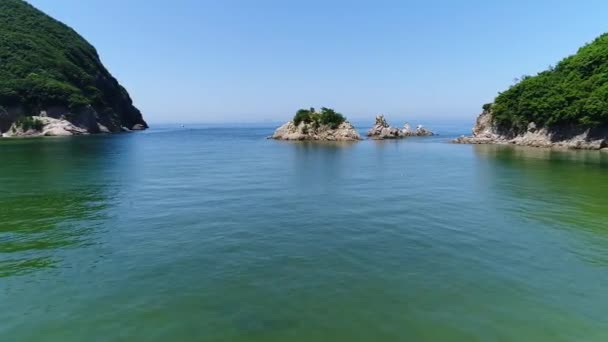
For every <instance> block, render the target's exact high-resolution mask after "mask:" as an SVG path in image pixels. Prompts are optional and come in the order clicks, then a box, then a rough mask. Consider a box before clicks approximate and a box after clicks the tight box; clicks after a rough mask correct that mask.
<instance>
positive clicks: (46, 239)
mask: <svg viewBox="0 0 608 342" xmlns="http://www.w3.org/2000/svg"><path fill="white" fill-rule="evenodd" d="M103 140H104V139H103V138H101V139H90V138H88V139H87V138H85V139H81V138H69V139H57V140H52V139H45V140H44V141H42V140H21V141H15V142H12V141H11V142H8V143H5V144H4V143H3V145H1V146H0V148H1V151H3V152H4V153H3V163H2V164H3V165H2V167H1V168H0V183H1V184H2V187H3V189H2V191H0V208H2V210H0V277H8V276H13V275H19V274H24V273H27V272H31V271H34V270H36V269H41V268H47V267H54V266H55V264H56V263H57V262H59V261H60V260H61V256H60V255H61V254H60V253H59V252H60V251H62V250H64V249H66V248H73V247H78V246H82V245H85V244H87V243H89V242H90V235H91V233H92V226H93V225H94V222H95V220H99V219H101V218H102V216H103V214H102V211H103V210H104V209H105V208H106V207H107V198H108V189H109V188H110V187H109V186H108V185H110V184H111V181H110V180H109V179H107V177H106V176H107V175H108V174H111V173H108V172H107V171H108V170H107V169H108V167H107V166H106V165H111V164H112V163H111V162H108V160H107V159H108V158H107V155H108V152H109V151H110V150H108V147H109V146H107V145H106V146H104V144H107V143H108V142H109V141H106V142H104V141H103ZM109 145H112V144H109ZM110 149H111V148H110ZM104 184H105V186H104Z"/></svg>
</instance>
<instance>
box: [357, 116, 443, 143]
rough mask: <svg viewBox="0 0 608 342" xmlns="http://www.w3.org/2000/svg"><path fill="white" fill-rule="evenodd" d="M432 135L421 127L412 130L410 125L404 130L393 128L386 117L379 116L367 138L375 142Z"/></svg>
mask: <svg viewBox="0 0 608 342" xmlns="http://www.w3.org/2000/svg"><path fill="white" fill-rule="evenodd" d="M431 135H434V133H433V132H431V131H429V130H428V129H426V128H424V127H422V126H420V125H419V126H418V127H417V128H416V129H415V130H412V128H411V127H410V125H409V124H408V123H406V124H405V125H404V126H403V128H402V129H398V128H395V127H391V126H390V125H389V124H388V122H387V121H386V119H385V118H384V115H378V116H377V117H376V123H375V124H374V126H373V127H372V128H371V129H370V130H369V131H368V132H367V136H368V137H370V138H372V139H375V140H384V139H401V138H406V137H426V136H431Z"/></svg>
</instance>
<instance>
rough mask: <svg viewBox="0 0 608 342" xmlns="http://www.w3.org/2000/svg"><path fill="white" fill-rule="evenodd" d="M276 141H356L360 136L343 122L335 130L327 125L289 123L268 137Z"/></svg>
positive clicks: (347, 123)
mask: <svg viewBox="0 0 608 342" xmlns="http://www.w3.org/2000/svg"><path fill="white" fill-rule="evenodd" d="M270 138H271V139H276V140H294V141H357V140H361V136H360V135H359V133H358V132H357V130H356V129H355V127H353V125H351V124H350V122H348V121H345V122H343V123H342V124H340V125H339V126H338V127H337V128H332V127H330V126H327V125H319V126H317V125H314V124H312V123H304V122H301V123H300V124H299V125H297V126H296V125H295V124H294V123H293V121H290V122H288V123H286V124H284V125H283V126H281V127H279V128H277V130H276V131H275V132H274V134H273V135H272V136H271V137H270Z"/></svg>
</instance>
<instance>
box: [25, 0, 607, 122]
mask: <svg viewBox="0 0 608 342" xmlns="http://www.w3.org/2000/svg"><path fill="white" fill-rule="evenodd" d="M30 2H31V3H32V4H33V5H35V6H37V7H38V8H40V9H42V10H43V11H45V12H46V13H48V14H50V15H52V16H53V17H55V18H57V19H59V20H61V21H63V22H64V23H66V24H68V25H70V26H71V27H73V28H74V29H76V30H77V31H78V32H80V33H81V34H82V35H83V36H84V37H85V38H86V39H87V40H89V41H90V42H91V43H92V44H93V45H95V46H96V47H97V50H98V51H99V53H100V55H101V57H102V59H103V62H104V63H105V65H106V66H107V67H108V69H110V71H111V72H112V73H113V74H114V76H116V77H117V78H118V79H119V81H120V82H121V83H122V84H123V85H124V86H125V87H126V88H127V89H128V90H129V92H130V93H131V96H132V97H133V99H134V101H135V103H136V105H137V106H138V107H139V108H140V109H141V110H142V111H143V112H144V115H145V117H146V118H147V119H148V121H150V122H152V123H160V122H236V121H246V122H263V121H283V120H285V119H288V118H289V117H291V116H292V114H293V113H294V112H295V110H296V109H298V108H300V107H308V106H316V107H318V106H327V107H333V108H335V109H337V110H339V111H341V112H343V113H344V114H346V115H347V116H349V118H350V119H351V120H353V121H356V120H361V119H367V120H370V119H371V118H372V117H373V115H374V114H376V113H386V114H387V115H389V118H391V119H393V120H392V121H397V120H402V119H419V120H438V119H468V120H473V118H474V117H475V116H476V115H477V113H478V112H479V111H480V107H481V105H482V104H483V103H486V102H490V101H491V100H492V99H493V98H494V96H495V95H496V94H497V93H498V92H499V91H501V90H503V89H505V88H506V87H508V86H509V85H510V84H512V83H513V79H514V78H515V77H518V76H520V75H523V74H535V73H536V72H538V71H541V70H542V69H545V68H546V67H547V66H549V65H550V64H554V63H555V62H557V61H558V60H560V59H561V58H562V57H565V56H566V55H569V54H572V53H574V52H576V50H577V48H578V47H579V46H581V45H582V44H584V43H586V42H589V41H591V40H593V38H595V37H596V36H598V35H599V34H601V33H603V32H606V31H608V20H606V19H607V14H608V1H606V0H584V1H573V0H568V1H562V0H536V1H534V0H528V1H523V0H513V1H500V2H499V1H487V0H486V1H481V0H469V1H466V0H463V1H447V0H445V1H440V0H426V1H423V0H419V1H405V0H403V1H381V0H376V1H371V0H370V1H353V0H351V1H331V0H325V1H321V0H308V1H283V0H281V1H279V0H277V1H266V0H256V1H245V0H241V1H235V0H233V1H231V0H217V1H205V0H173V1H170V2H169V1H160V0H158V1H157V0H86V1H83V0H30Z"/></svg>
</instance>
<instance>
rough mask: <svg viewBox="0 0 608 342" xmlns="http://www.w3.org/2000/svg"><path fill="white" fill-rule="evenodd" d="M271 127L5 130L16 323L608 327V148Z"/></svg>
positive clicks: (188, 330)
mask: <svg viewBox="0 0 608 342" xmlns="http://www.w3.org/2000/svg"><path fill="white" fill-rule="evenodd" d="M271 132H272V128H271V127H255V128H245V127H241V128H234V127H233V128H217V127H215V128H199V129H177V128H171V127H164V128H160V129H153V130H150V131H147V132H143V133H141V134H126V135H116V136H92V137H82V138H78V137H76V138H60V139H42V140H37V139H34V140H10V141H9V140H3V141H0V157H1V158H2V164H1V166H0V186H1V188H0V303H1V307H0V340H1V341H405V340H410V341H607V340H608V291H607V289H608V209H607V207H606V199H607V198H608V195H607V194H608V153H599V152H556V151H549V150H536V149H525V148H513V147H498V146H469V145H452V144H448V143H446V141H447V139H448V138H449V137H450V134H452V133H460V132H453V131H449V130H446V131H445V132H447V133H446V135H443V136H439V137H433V138H421V139H417V138H412V139H408V140H405V141H387V142H374V141H362V142H359V143H355V144H329V143H328V144H306V143H286V142H277V141H270V140H265V139H264V138H265V137H266V136H267V135H269V134H270V133H271ZM441 133H444V132H441Z"/></svg>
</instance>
